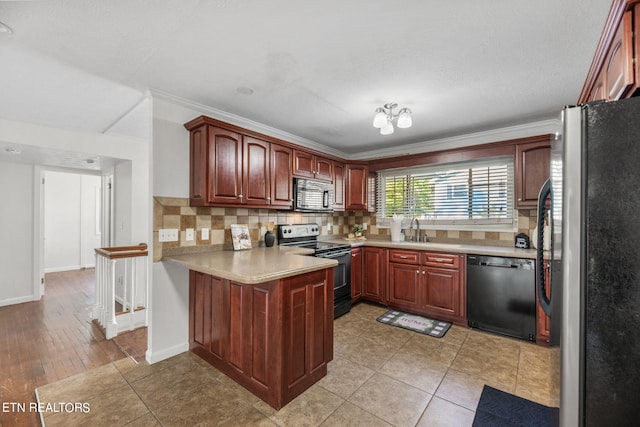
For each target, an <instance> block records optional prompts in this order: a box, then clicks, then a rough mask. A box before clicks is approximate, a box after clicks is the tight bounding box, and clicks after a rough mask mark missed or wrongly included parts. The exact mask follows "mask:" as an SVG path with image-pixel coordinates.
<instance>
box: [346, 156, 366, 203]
mask: <svg viewBox="0 0 640 427" xmlns="http://www.w3.org/2000/svg"><path fill="white" fill-rule="evenodd" d="M346 173H347V178H346V184H347V190H346V199H347V200H346V209H347V210H367V179H368V177H369V168H368V167H367V166H366V165H347V169H346Z"/></svg>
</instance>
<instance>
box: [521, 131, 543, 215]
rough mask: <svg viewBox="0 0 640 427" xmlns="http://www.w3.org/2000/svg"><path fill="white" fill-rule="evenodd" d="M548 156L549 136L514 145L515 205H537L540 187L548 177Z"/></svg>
mask: <svg viewBox="0 0 640 427" xmlns="http://www.w3.org/2000/svg"><path fill="white" fill-rule="evenodd" d="M550 157H551V137H550V136H543V137H541V138H540V139H539V140H534V141H530V142H526V143H522V144H518V145H516V158H515V176H516V179H515V185H516V207H518V208H527V207H528V208H533V207H536V206H537V204H538V193H539V192H540V188H541V187H542V184H544V182H545V181H546V180H547V179H548V178H549V162H550Z"/></svg>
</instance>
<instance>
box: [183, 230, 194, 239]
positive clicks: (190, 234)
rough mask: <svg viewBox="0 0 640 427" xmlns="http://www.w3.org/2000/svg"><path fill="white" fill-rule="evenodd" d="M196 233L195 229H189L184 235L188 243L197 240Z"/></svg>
mask: <svg viewBox="0 0 640 427" xmlns="http://www.w3.org/2000/svg"><path fill="white" fill-rule="evenodd" d="M194 235H195V233H194V230H193V228H187V231H186V232H185V233H184V238H185V240H187V241H190V240H193V239H194V238H195V236H194Z"/></svg>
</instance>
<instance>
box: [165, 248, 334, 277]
mask: <svg viewBox="0 0 640 427" xmlns="http://www.w3.org/2000/svg"><path fill="white" fill-rule="evenodd" d="M312 254H313V249H307V248H295V247H284V246H273V247H270V248H267V247H258V248H253V249H249V250H245V251H228V250H227V251H210V252H199V253H191V254H182V255H169V256H163V257H162V261H168V262H175V263H178V264H181V265H184V266H185V267H187V268H188V269H189V270H195V271H198V272H200V273H205V274H210V275H212V276H216V277H221V278H223V279H229V280H233V281H236V282H240V283H246V284H250V285H254V284H257V283H263V282H268V281H271V280H277V279H282V278H283V277H290V276H296V275H298V274H303V273H308V272H311V271H316V270H322V269H325V268H331V267H335V266H336V265H338V261H336V260H335V259H326V258H316V257H313V256H308V255H312Z"/></svg>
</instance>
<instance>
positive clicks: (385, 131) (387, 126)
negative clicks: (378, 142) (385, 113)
mask: <svg viewBox="0 0 640 427" xmlns="http://www.w3.org/2000/svg"><path fill="white" fill-rule="evenodd" d="M392 133H393V124H392V123H391V120H386V121H385V123H384V126H382V127H381V128H380V135H391V134H392Z"/></svg>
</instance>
